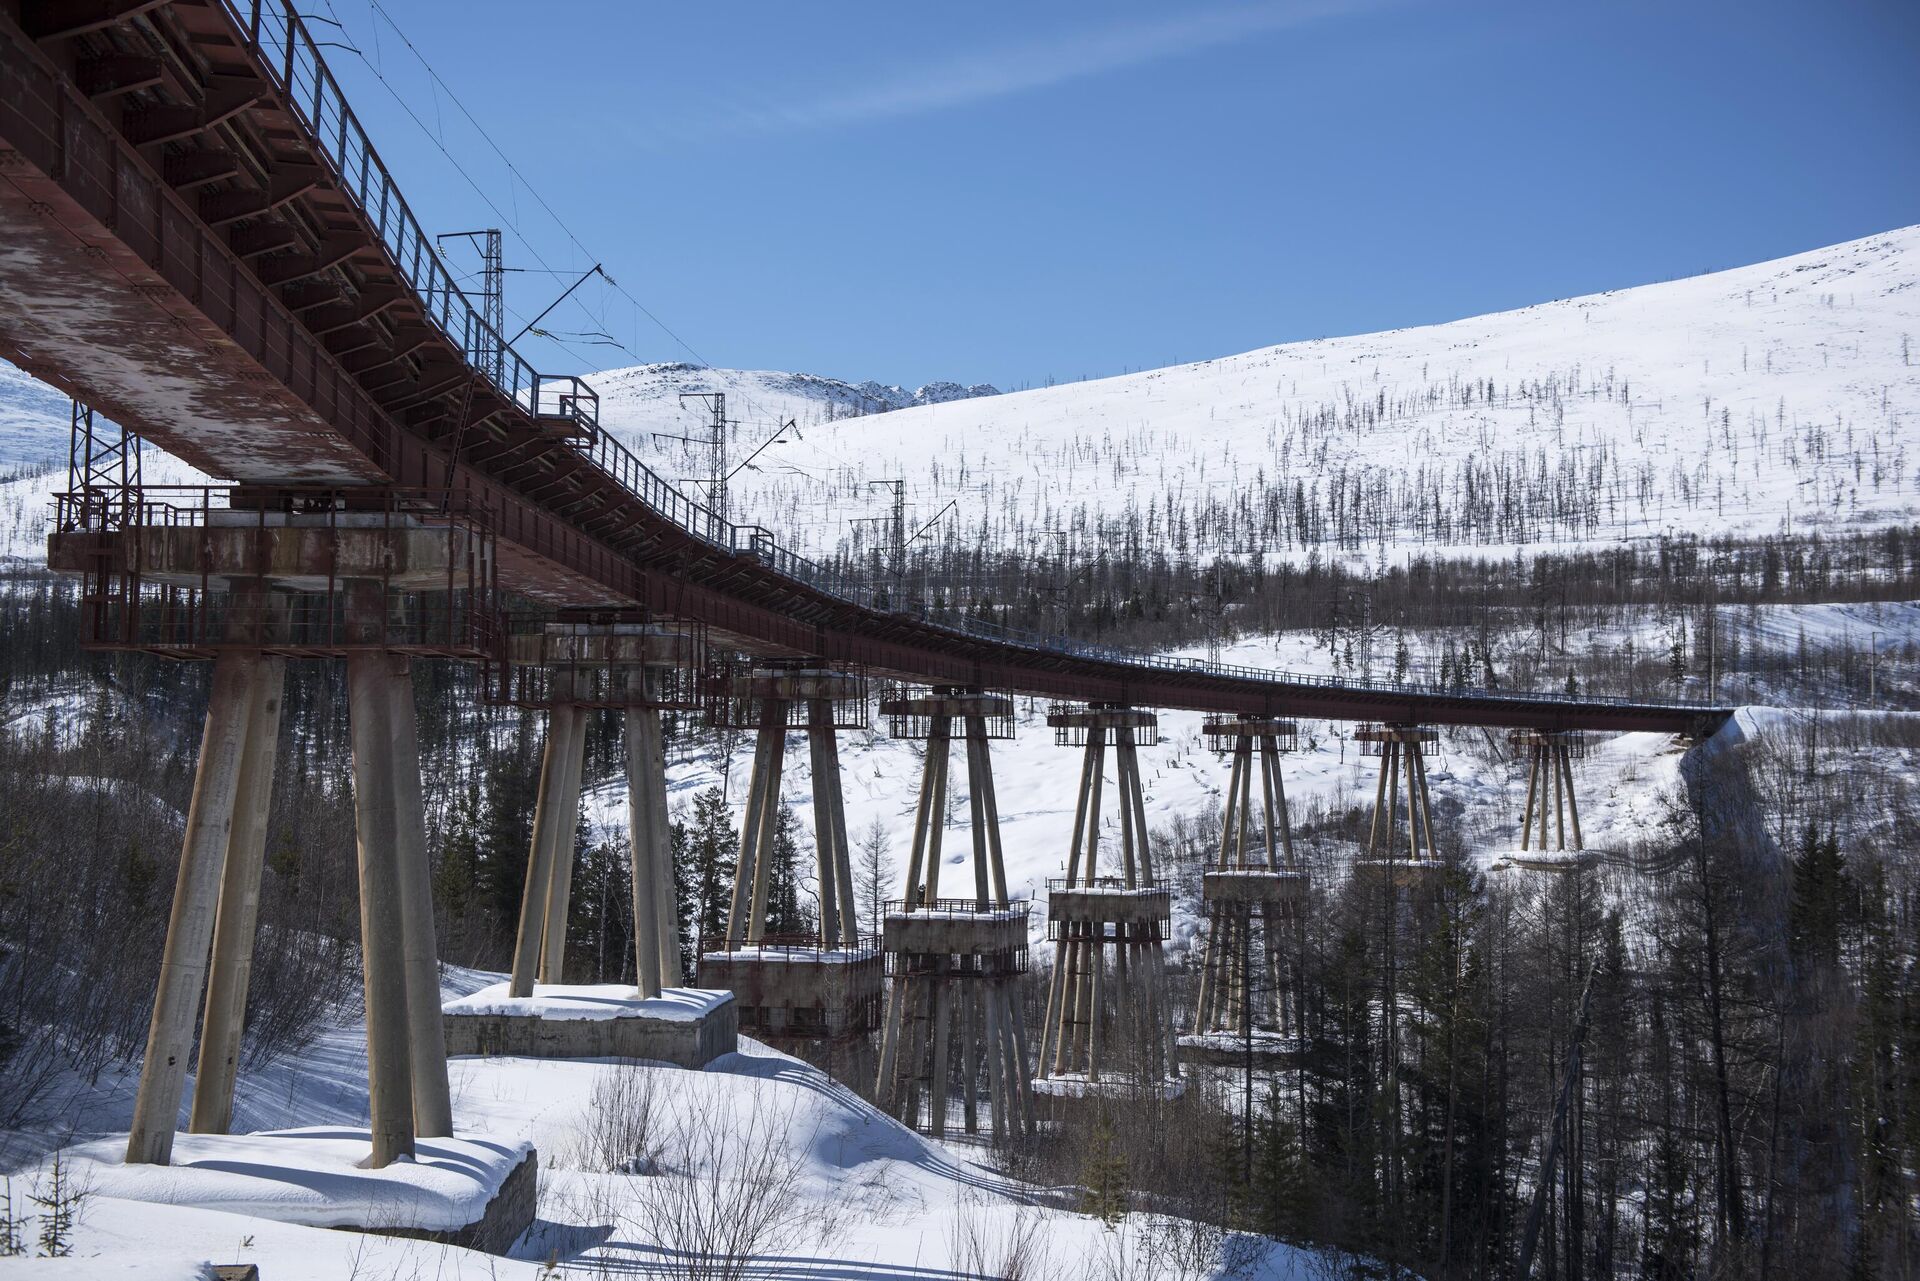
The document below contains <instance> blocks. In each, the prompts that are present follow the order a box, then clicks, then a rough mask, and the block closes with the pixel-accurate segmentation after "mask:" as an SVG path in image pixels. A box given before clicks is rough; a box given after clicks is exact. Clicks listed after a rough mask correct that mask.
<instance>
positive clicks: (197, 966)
mask: <svg viewBox="0 0 1920 1281" xmlns="http://www.w3.org/2000/svg"><path fill="white" fill-rule="evenodd" d="M259 670H260V659H259V657H258V656H257V655H254V654H246V653H226V654H222V655H221V656H220V657H219V658H217V659H215V660H214V664H213V689H212V692H211V694H210V695H209V697H208V701H207V721H206V728H205V729H204V730H203V732H202V733H201V737H200V762H199V766H198V767H197V769H196V771H195V773H194V780H193V801H192V803H191V804H190V805H189V807H188V809H187V830H186V836H185V838H184V839H183V840H182V841H181V845H180V871H179V875H178V877H177V878H176V879H175V881H174V886H173V912H172V915H171V916H170V917H169V918H168V920H167V942H166V949H165V951H164V952H162V954H161V960H160V981H159V985H158V987H157V988H156V990H155V992H154V999H153V1018H152V1021H151V1022H150V1023H149V1024H148V1026H147V1053H146V1058H145V1059H144V1060H143V1061H142V1062H141V1065H140V1087H139V1091H138V1093H137V1094H135V1096H134V1103H133V1124H132V1127H131V1128H130V1130H129V1132H128V1134H127V1161H128V1162H129V1163H130V1164H132V1163H140V1162H150V1163H153V1164H157V1165H165V1164H166V1163H167V1161H168V1159H169V1158H170V1157H171V1156H172V1155H173V1131H174V1127H175V1125H176V1124H178V1122H179V1115H180V1093H181V1091H182V1089H183V1088H184V1087H185V1085H186V1074H187V1055H188V1053H189V1052H190V1050H191V1048H192V1045H193V1016H194V1012H195V1009H196V1007H197V1006H198V1005H199V1002H200V986H201V984H202V983H203V982H205V981H206V976H207V957H208V949H209V946H210V945H211V943H212V941H213V923H214V914H215V910H216V895H217V894H218V891H219V886H220V877H221V873H222V871H223V870H224V868H225V865H226V858H227V846H228V844H229V843H230V840H231V837H232V830H233V812H234V802H235V798H236V797H237V795H238V791H239V785H240V761H241V758H242V756H243V755H244V754H245V751H246V740H247V710H248V705H249V702H250V699H251V696H252V686H253V682H254V680H255V678H256V676H257V674H258V673H259Z"/></svg>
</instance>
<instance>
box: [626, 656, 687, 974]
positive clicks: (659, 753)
mask: <svg viewBox="0 0 1920 1281" xmlns="http://www.w3.org/2000/svg"><path fill="white" fill-rule="evenodd" d="M633 679H634V680H636V681H637V680H643V679H652V678H650V677H646V676H644V675H643V674H642V673H640V672H635V673H634V675H633ZM626 728H627V833H628V843H629V845H630V847H631V851H632V876H633V949H634V977H635V979H636V981H637V983H638V985H639V989H640V995H641V996H643V997H654V996H658V995H660V991H661V988H662V987H663V986H667V987H672V986H677V985H678V984H679V983H680V981H681V978H680V930H679V920H678V916H679V909H678V905H677V904H676V903H675V902H674V895H673V840H672V836H671V835H670V832H669V829H668V826H667V762H666V751H665V748H664V746H663V744H662V740H661V734H660V713H659V712H658V711H657V710H655V709H654V708H652V707H634V708H629V709H628V711H627V726H626Z"/></svg>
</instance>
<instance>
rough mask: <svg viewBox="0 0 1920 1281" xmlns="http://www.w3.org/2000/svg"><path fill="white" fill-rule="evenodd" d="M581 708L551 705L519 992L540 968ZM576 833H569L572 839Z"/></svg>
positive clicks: (516, 973)
mask: <svg viewBox="0 0 1920 1281" xmlns="http://www.w3.org/2000/svg"><path fill="white" fill-rule="evenodd" d="M579 719H580V709H579V708H577V707H573V706H571V705H569V704H565V703H561V704H557V705H556V706H554V707H552V708H550V709H548V711H547V743H546V748H545V750H544V751H543V753H542V755H541V762H540V792H539V796H538V797H537V798H536V800H535V804H534V811H533V837H532V839H531V840H530V841H529V842H528V845H527V879H526V883H525V887H524V888H523V889H522V891H521V893H520V923H519V927H518V929H517V930H516V932H515V934H514V944H513V981H512V985H511V987H510V988H509V989H508V990H509V992H510V993H511V994H512V995H513V996H516V997H528V996H532V995H533V983H534V978H535V977H536V976H537V975H538V973H539V971H540V953H541V941H542V939H543V938H544V936H545V933H546V920H547V918H546V911H547V883H548V881H549V880H551V879H552V874H553V862H554V828H555V826H556V825H557V824H558V823H559V821H560V811H561V809H562V808H563V806H562V802H561V797H562V794H563V793H564V792H565V788H566V773H567V765H566V762H567V759H568V757H569V756H570V755H571V753H572V750H573V748H572V745H573V736H574V727H575V724H576V722H577V721H579ZM572 840H573V838H572V834H571V833H569V834H568V837H567V841H568V844H569V845H571V844H572Z"/></svg>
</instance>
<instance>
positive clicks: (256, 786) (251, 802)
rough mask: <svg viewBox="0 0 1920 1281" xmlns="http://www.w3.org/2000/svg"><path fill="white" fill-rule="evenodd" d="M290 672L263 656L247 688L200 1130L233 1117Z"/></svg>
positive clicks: (196, 1106)
mask: <svg viewBox="0 0 1920 1281" xmlns="http://www.w3.org/2000/svg"><path fill="white" fill-rule="evenodd" d="M286 671H287V661H286V660H285V659H284V658H265V659H262V660H261V661H260V666H259V670H258V672H257V674H256V678H255V679H254V680H253V681H252V682H251V683H250V685H249V689H248V698H247V730H246V744H245V747H244V748H243V754H242V757H241V762H240V777H239V781H238V784H237V786H236V790H235V801H234V814H233V827H232V829H231V832H230V835H229V836H228V839H227V853H226V864H225V867H224V869H223V871H222V873H221V880H220V903H219V908H218V910H217V912H216V915H215V917H214V927H213V956H212V962H211V969H210V971H209V973H208V976H207V1003H206V1013H205V1015H204V1016H203V1018H202V1020H201V1027H200V1058H199V1061H198V1063H197V1064H196V1066H195V1068H194V1074H193V1114H192V1117H191V1119H190V1121H189V1122H188V1126H187V1128H188V1129H189V1130H192V1131H193V1132H194V1133H196V1134H225V1133H226V1132H227V1129H228V1127H229V1126H230V1125H231V1124H232V1123H233V1087H234V1082H235V1079H236V1077H237V1075H238V1072H239V1063H240V1046H241V1040H242V1037H243V1035H244V1033H245V1024H246V1012H247V985H248V982H249V980H250V979H251V977H252V973H253V944H254V936H255V934H256V933H257V931H258V926H259V921H260V877H261V873H262V871H263V868H264V864H265V861H266V843H267V812H268V807H269V805H270V804H271V803H272V800H273V767H274V757H275V748H276V747H277V746H278V745H279V741H280V706H281V702H282V699H283V697H284V695H285V691H286Z"/></svg>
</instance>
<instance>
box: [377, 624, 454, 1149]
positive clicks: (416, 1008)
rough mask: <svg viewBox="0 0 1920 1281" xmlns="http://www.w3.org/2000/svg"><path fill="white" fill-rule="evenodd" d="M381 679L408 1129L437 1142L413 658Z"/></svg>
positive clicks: (398, 659) (434, 985) (437, 1025)
mask: <svg viewBox="0 0 1920 1281" xmlns="http://www.w3.org/2000/svg"><path fill="white" fill-rule="evenodd" d="M383 674H384V675H385V677H386V683H387V714H388V716H389V718H390V719H391V722H392V735H393V750H394V775H393V777H394V789H393V806H394V813H393V824H394V836H395V843H394V846H393V853H394V861H395V863H396V865H397V870H398V872H399V878H400V916H401V921H402V929H401V949H402V953H403V961H404V964H405V966H406V986H407V1047H408V1055H407V1057H408V1061H409V1063H410V1064H411V1066H412V1069H413V1124H414V1132H415V1133H416V1134H419V1135H423V1136H425V1137H427V1138H444V1137H447V1136H449V1135H451V1134H452V1133H453V1101H452V1097H451V1092H450V1090H449V1089H448V1085H447V1036H446V1031H445V1030H444V1028H443V1026H442V1023H441V1016H440V948H439V944H438V942H437V940H436V939H435V938H434V933H433V869H432V866H431V864H430V863H429V862H428V860H427V814H426V806H425V805H424V804H423V802H422V800H421V795H420V732H419V724H418V715H417V710H416V708H415V706H414V700H413V660H412V659H410V658H407V657H405V656H403V655H398V654H395V655H388V656H387V658H386V662H385V664H384V665H383Z"/></svg>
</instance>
